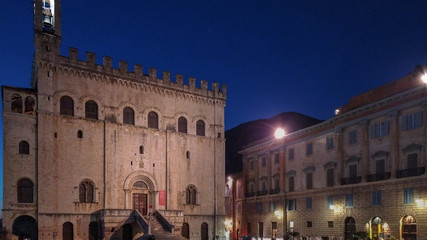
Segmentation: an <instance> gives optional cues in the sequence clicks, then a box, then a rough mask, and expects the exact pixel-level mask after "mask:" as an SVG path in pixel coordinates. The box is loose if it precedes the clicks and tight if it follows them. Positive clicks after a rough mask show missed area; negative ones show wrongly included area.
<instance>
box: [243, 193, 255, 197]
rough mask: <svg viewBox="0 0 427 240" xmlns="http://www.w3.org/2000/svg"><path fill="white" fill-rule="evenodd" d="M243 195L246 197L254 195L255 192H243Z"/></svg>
mask: <svg viewBox="0 0 427 240" xmlns="http://www.w3.org/2000/svg"><path fill="white" fill-rule="evenodd" d="M245 197H246V198H250V197H255V192H247V193H246V194H245Z"/></svg>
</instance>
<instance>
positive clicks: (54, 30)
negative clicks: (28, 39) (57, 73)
mask: <svg viewBox="0 0 427 240" xmlns="http://www.w3.org/2000/svg"><path fill="white" fill-rule="evenodd" d="M61 35H62V33H61V0H34V46H35V53H34V66H33V68H34V69H33V77H32V83H31V85H32V87H33V88H36V87H37V82H38V76H37V72H38V67H37V66H39V63H40V62H41V61H49V62H54V60H55V59H56V58H57V57H59V54H60V52H59V50H60V45H61Z"/></svg>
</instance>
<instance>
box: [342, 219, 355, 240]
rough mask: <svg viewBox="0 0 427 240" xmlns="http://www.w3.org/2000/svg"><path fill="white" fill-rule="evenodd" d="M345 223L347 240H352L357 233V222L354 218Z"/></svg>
mask: <svg viewBox="0 0 427 240" xmlns="http://www.w3.org/2000/svg"><path fill="white" fill-rule="evenodd" d="M344 223H345V229H344V231H345V233H344V236H345V240H352V239H353V234H355V233H356V221H355V220H354V218H352V217H347V218H346V219H345V222H344Z"/></svg>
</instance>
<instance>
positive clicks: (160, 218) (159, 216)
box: [153, 211, 173, 233]
mask: <svg viewBox="0 0 427 240" xmlns="http://www.w3.org/2000/svg"><path fill="white" fill-rule="evenodd" d="M153 215H154V217H155V218H156V220H157V222H158V223H159V224H160V225H161V226H162V228H163V230H165V231H166V232H170V233H171V232H172V229H173V225H172V224H170V223H169V222H168V220H166V218H165V217H163V215H162V214H160V213H159V212H158V211H154V213H153Z"/></svg>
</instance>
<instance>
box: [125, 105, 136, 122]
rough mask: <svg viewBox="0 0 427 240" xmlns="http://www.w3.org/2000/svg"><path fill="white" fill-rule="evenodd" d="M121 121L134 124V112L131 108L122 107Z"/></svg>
mask: <svg viewBox="0 0 427 240" xmlns="http://www.w3.org/2000/svg"><path fill="white" fill-rule="evenodd" d="M123 123H124V124H129V125H134V124H135V113H134V111H133V109H132V108H130V107H125V108H123Z"/></svg>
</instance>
